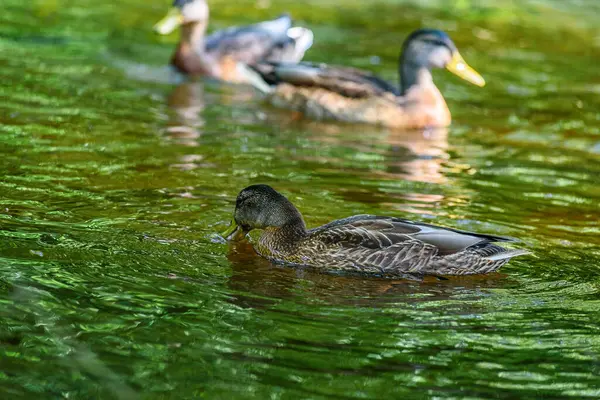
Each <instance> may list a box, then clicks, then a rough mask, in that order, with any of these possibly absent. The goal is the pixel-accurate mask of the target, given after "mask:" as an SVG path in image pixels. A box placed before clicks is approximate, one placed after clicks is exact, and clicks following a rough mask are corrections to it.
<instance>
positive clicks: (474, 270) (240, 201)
mask: <svg viewBox="0 0 600 400" xmlns="http://www.w3.org/2000/svg"><path fill="white" fill-rule="evenodd" d="M253 229H262V230H263V233H262V235H261V237H260V239H259V240H258V243H256V244H255V245H254V248H255V250H256V252H257V253H258V254H259V255H261V256H263V257H265V258H267V259H269V260H271V261H274V262H279V263H284V264H289V265H294V266H308V267H314V268H320V269H327V270H339V271H352V272H359V273H369V274H376V275H380V276H392V277H393V276H406V275H408V276H423V275H469V274H484V273H488V272H493V271H496V270H497V269H498V268H500V267H501V266H502V265H504V264H506V263H507V262H508V261H509V260H510V259H511V258H512V257H515V256H518V255H522V254H527V253H528V252H527V251H525V250H508V249H505V248H503V247H500V246H497V245H495V244H493V242H513V241H515V239H511V238H506V237H502V236H492V235H485V234H479V233H472V232H466V231H460V230H457V229H451V228H442V227H439V226H434V225H429V224H424V223H419V222H411V221H408V220H405V219H400V218H394V217H378V216H374V215H356V216H354V217H349V218H345V219H341V220H337V221H333V222H331V223H329V224H327V225H323V226H321V227H319V228H314V229H306V225H305V224H304V220H303V219H302V215H301V214H300V212H299V211H298V209H296V207H294V205H293V204H292V203H291V202H290V201H289V200H288V199H286V198H285V197H284V196H283V195H281V194H280V193H278V192H277V191H275V190H274V189H273V188H271V187H270V186H267V185H253V186H249V187H247V188H246V189H244V190H242V191H241V192H240V194H239V195H238V197H237V201H236V204H235V213H234V219H233V221H232V225H231V227H230V228H229V229H228V230H227V231H226V232H225V233H224V234H223V236H224V237H225V238H227V239H229V238H233V237H237V236H239V234H240V233H243V234H245V233H247V232H249V231H251V230H253Z"/></svg>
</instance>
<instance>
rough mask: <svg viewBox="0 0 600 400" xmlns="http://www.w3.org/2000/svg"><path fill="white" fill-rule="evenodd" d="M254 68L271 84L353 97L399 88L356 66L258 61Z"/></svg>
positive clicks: (393, 92) (391, 91)
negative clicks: (308, 88)
mask: <svg viewBox="0 0 600 400" xmlns="http://www.w3.org/2000/svg"><path fill="white" fill-rule="evenodd" d="M254 69H255V70H256V71H257V72H258V73H259V74H260V75H262V77H263V79H265V81H266V82H267V83H269V84H271V85H276V84H279V83H288V84H291V85H295V86H309V87H320V88H323V89H326V90H329V91H333V92H336V93H339V94H341V95H343V96H346V97H352V98H364V97H370V96H383V95H386V94H391V95H393V96H398V95H399V91H398V88H396V87H394V85H392V84H391V83H389V82H386V81H385V80H383V79H381V78H379V77H377V76H375V75H373V74H371V73H370V72H367V71H362V70H359V69H355V68H346V67H338V66H329V65H327V64H316V63H309V62H301V63H260V64H257V65H256V66H254Z"/></svg>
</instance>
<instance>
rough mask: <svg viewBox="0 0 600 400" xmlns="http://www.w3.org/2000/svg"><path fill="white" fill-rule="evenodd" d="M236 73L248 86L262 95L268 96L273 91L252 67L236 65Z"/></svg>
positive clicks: (241, 64)
mask: <svg viewBox="0 0 600 400" xmlns="http://www.w3.org/2000/svg"><path fill="white" fill-rule="evenodd" d="M237 68H238V72H239V73H240V76H243V77H244V78H245V80H246V82H248V83H249V84H250V85H252V86H254V87H255V88H256V89H258V90H259V91H260V92H261V93H263V94H269V93H271V92H272V91H273V88H272V87H271V86H269V84H268V83H267V82H265V80H264V79H263V78H262V76H261V75H260V74H259V73H258V72H256V71H255V70H254V69H253V68H252V67H250V66H248V65H246V64H244V63H238V65H237Z"/></svg>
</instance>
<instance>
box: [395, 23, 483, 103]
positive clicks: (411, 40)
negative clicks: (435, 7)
mask: <svg viewBox="0 0 600 400" xmlns="http://www.w3.org/2000/svg"><path fill="white" fill-rule="evenodd" d="M434 68H445V69H447V70H448V71H450V72H452V73H453V74H455V75H457V76H459V77H460V78H462V79H464V80H466V81H468V82H470V83H472V84H474V85H477V86H480V87H481V86H484V85H485V80H484V79H483V77H482V76H481V75H479V73H478V72H477V71H475V70H474V69H473V68H471V67H470V66H469V64H467V62H466V61H465V60H464V59H463V58H462V56H461V55H460V53H459V52H458V49H457V48H456V45H455V44H454V42H453V41H452V39H450V37H449V36H448V35H447V34H446V33H445V32H442V31H440V30H437V29H419V30H417V31H414V32H413V33H411V34H410V35H409V36H408V38H406V40H405V41H404V44H403V46H402V53H401V55H400V77H401V84H402V92H403V93H405V92H406V90H407V89H408V88H409V87H411V86H412V85H414V84H416V83H417V81H418V79H419V77H418V74H419V72H420V71H423V70H425V71H430V70H431V69H434Z"/></svg>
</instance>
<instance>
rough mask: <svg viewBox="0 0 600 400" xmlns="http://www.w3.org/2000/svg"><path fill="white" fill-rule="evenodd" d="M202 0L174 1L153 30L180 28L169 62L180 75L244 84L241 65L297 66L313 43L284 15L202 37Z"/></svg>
mask: <svg viewBox="0 0 600 400" xmlns="http://www.w3.org/2000/svg"><path fill="white" fill-rule="evenodd" d="M208 16H209V11H208V5H207V4H206V1H205V0H175V1H174V2H173V7H172V8H171V9H170V10H169V12H168V13H167V15H166V16H165V17H164V18H163V19H162V20H160V21H159V22H158V23H156V25H155V26H154V30H155V31H156V32H157V33H159V34H161V35H167V34H169V33H171V32H173V31H174V30H175V29H176V28H178V27H181V39H180V41H179V44H178V45H177V49H176V50H175V53H174V54H173V57H172V59H171V64H173V65H174V66H175V67H176V68H177V69H178V70H179V71H180V72H182V73H185V74H189V75H201V76H209V77H212V78H216V79H220V80H223V81H228V82H235V83H242V82H247V80H246V76H247V75H246V74H245V73H243V72H241V65H242V64H254V63H257V62H259V61H269V62H285V63H296V62H298V61H300V60H301V59H302V57H304V52H305V51H306V50H308V49H309V48H310V47H311V46H312V43H313V33H312V31H311V30H309V29H306V28H302V27H292V20H291V18H290V16H289V15H287V14H284V15H281V16H279V17H278V18H276V19H273V20H271V21H264V22H260V23H257V24H254V25H247V26H240V27H231V28H228V29H224V30H220V31H217V32H214V33H213V34H211V35H209V36H205V33H206V28H207V25H208Z"/></svg>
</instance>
